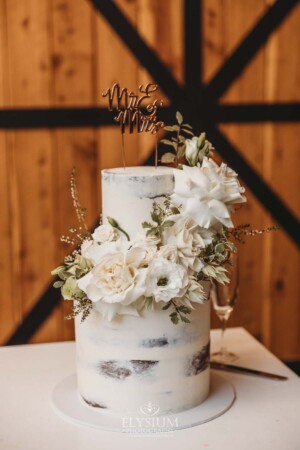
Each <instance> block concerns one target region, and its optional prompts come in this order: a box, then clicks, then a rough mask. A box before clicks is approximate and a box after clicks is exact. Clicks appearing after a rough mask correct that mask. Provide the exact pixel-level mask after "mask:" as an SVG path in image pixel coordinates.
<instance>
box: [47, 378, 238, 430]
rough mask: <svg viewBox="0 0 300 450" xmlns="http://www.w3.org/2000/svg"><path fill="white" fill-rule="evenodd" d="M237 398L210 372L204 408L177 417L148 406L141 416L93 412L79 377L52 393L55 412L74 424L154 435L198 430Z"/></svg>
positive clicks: (58, 386) (65, 380)
mask: <svg viewBox="0 0 300 450" xmlns="http://www.w3.org/2000/svg"><path fill="white" fill-rule="evenodd" d="M235 398H236V394H235V390H234V387H233V386H232V384H231V383H229V381H227V380H226V379H225V378H223V377H222V376H220V375H218V374H216V373H214V372H211V388H210V394H209V396H208V398H207V399H206V400H205V401H204V402H203V403H201V405H199V406H196V407H195V408H192V409H189V410H187V411H182V412H179V413H177V414H169V415H163V416H161V415H159V409H158V408H157V407H155V405H152V404H151V403H149V404H148V405H144V407H143V406H142V407H141V415H139V416H134V415H124V414H120V415H119V414H114V413H111V412H108V411H105V410H101V409H97V408H94V409H93V408H92V407H90V406H88V405H86V404H85V403H84V401H83V400H82V399H81V398H80V396H79V394H78V391H77V379H76V375H75V374H74V375H71V376H69V377H67V378H65V379H63V380H62V381H60V382H59V383H58V384H57V385H56V386H55V388H54V390H53V393H52V405H53V407H54V410H55V412H56V413H57V414H58V415H59V416H60V417H62V418H63V419H65V420H67V421H69V422H72V423H73V424H78V425H84V426H89V427H93V428H98V429H100V430H106V431H115V432H121V433H132V434H148V433H149V434H150V433H151V434H153V433H162V432H170V431H175V430H181V429H184V428H190V427H195V426H197V425H201V424H203V423H206V422H209V421H211V420H214V419H216V418H217V417H220V416H221V415H222V414H224V413H225V412H226V411H228V410H229V409H230V408H231V406H232V405H233V403H234V401H235Z"/></svg>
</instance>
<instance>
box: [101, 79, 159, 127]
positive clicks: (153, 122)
mask: <svg viewBox="0 0 300 450" xmlns="http://www.w3.org/2000/svg"><path fill="white" fill-rule="evenodd" d="M157 89H158V85H157V84H152V83H148V84H146V85H145V86H143V85H142V84H141V85H140V86H139V93H140V94H142V95H140V96H139V95H136V94H135V93H134V92H133V91H130V92H128V89H127V88H122V89H121V88H120V85H119V83H115V84H114V85H113V87H112V88H108V89H107V90H106V92H103V94H102V97H108V109H109V111H113V110H116V112H117V114H116V116H115V118H114V119H115V121H116V122H118V123H119V124H120V128H121V133H122V134H124V133H125V130H126V127H128V129H129V133H133V131H134V130H135V129H136V130H137V132H138V133H142V132H150V133H152V134H156V133H157V130H158V128H159V127H163V126H164V123H163V122H161V121H158V120H157V110H158V108H159V107H160V106H162V104H163V101H162V100H161V99H158V98H156V99H154V100H153V101H152V103H149V104H145V102H146V100H147V99H149V98H150V97H151V94H153V92H155V91H157Z"/></svg>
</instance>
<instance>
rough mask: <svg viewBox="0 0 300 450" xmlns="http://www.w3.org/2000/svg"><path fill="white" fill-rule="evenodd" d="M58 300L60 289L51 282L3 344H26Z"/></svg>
mask: <svg viewBox="0 0 300 450" xmlns="http://www.w3.org/2000/svg"><path fill="white" fill-rule="evenodd" d="M60 301H61V294H60V289H55V288H54V287H53V286H52V283H51V284H50V285H49V286H48V287H47V288H46V290H45V292H44V293H43V294H42V296H41V297H40V298H39V299H38V301H37V302H36V303H35V304H34V306H33V307H32V309H31V310H30V311H29V312H28V313H27V315H26V316H25V317H24V319H23V321H22V323H21V324H20V325H19V326H18V327H17V329H16V330H15V331H14V332H13V334H12V335H11V336H10V338H9V339H8V340H7V342H6V343H5V345H21V344H26V343H27V342H28V341H29V339H30V338H31V337H32V336H33V335H34V334H35V333H36V331H37V330H38V329H39V328H40V326H41V325H42V324H43V323H44V321H45V320H46V319H47V317H49V315H50V314H51V313H52V311H53V310H54V308H55V307H56V306H57V305H58V304H59V302H60Z"/></svg>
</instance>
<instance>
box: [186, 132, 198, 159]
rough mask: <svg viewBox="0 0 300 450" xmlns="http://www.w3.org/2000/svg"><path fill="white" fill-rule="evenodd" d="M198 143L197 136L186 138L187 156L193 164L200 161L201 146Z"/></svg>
mask: <svg viewBox="0 0 300 450" xmlns="http://www.w3.org/2000/svg"><path fill="white" fill-rule="evenodd" d="M197 143H198V138H197V137H196V136H194V137H193V138H192V139H186V140H185V145H186V147H185V157H186V159H187V161H188V163H189V164H190V165H191V166H195V165H196V163H197V161H198V155H199V148H198V145H197Z"/></svg>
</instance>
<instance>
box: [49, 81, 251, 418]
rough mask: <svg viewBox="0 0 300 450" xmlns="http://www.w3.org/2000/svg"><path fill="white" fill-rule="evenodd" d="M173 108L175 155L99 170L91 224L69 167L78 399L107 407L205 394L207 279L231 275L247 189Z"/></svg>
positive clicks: (162, 404)
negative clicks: (98, 216)
mask: <svg viewBox="0 0 300 450" xmlns="http://www.w3.org/2000/svg"><path fill="white" fill-rule="evenodd" d="M147 86H148V85H147ZM146 88H147V89H148V90H149V86H148V87H146ZM146 88H145V89H146ZM145 89H144V88H143V87H142V88H140V90H141V92H143V93H144V91H145ZM147 89H146V91H145V92H146V94H145V95H144V97H146V98H148V97H147ZM144 97H142V98H144ZM155 105H156V103H155V102H154V103H153V105H152V107H153V108H154V107H155ZM126 111H127V109H126ZM128 111H129V112H130V114H131V113H132V109H130V108H129V110H128ZM121 112H122V111H121ZM123 112H124V111H123ZM137 112H139V110H138V109H137ZM124 114H125V113H124ZM118 117H119V116H118ZM124 117H125V116H124ZM137 117H138V116H137ZM151 117H152V116H151ZM176 117H177V124H176V125H173V126H171V127H165V130H166V131H170V132H172V133H175V136H173V137H171V138H170V139H164V140H163V141H162V142H164V143H165V144H166V145H168V146H170V147H171V149H172V153H171V152H169V153H166V154H165V155H163V156H162V158H161V162H162V163H167V164H170V165H172V167H161V166H158V167H124V168H115V169H109V170H103V171H102V220H101V221H100V224H99V226H98V227H97V228H96V229H95V230H94V231H93V232H89V230H88V228H87V226H86V224H85V221H84V209H83V208H82V207H81V205H80V202H79V199H78V194H77V189H76V184H75V179H74V176H72V178H71V193H72V197H73V201H74V206H75V209H76V212H77V217H78V220H79V228H78V229H72V232H73V236H75V238H74V239H73V238H69V237H67V238H64V239H63V240H66V241H67V242H69V243H72V244H73V245H76V246H77V249H76V250H75V251H73V252H72V253H71V255H69V256H67V257H66V258H65V261H64V264H63V265H62V266H59V267H58V268H56V269H55V270H54V271H53V272H52V273H53V275H57V276H58V278H59V280H57V281H56V282H55V283H54V286H55V287H57V288H60V289H61V292H62V296H63V297H64V299H65V300H71V301H73V304H74V308H73V313H72V316H73V317H75V322H76V323H75V331H76V348H77V379H78V390H79V393H80V396H81V398H82V402H85V404H86V405H87V406H86V407H90V408H94V410H95V409H96V408H98V409H99V408H100V409H101V410H102V412H103V414H105V412H106V411H107V412H110V413H116V414H127V413H130V414H131V413H137V414H138V413H139V411H140V409H141V408H143V407H144V405H145V404H151V405H156V407H155V411H158V410H159V411H160V414H172V413H175V412H179V411H184V410H187V409H189V408H193V407H194V406H196V405H199V404H201V403H202V402H203V401H204V400H205V399H206V398H207V396H208V395H209V389H210V374H209V329H210V305H209V300H208V297H209V289H210V283H211V281H213V282H214V283H228V282H229V279H228V277H227V273H228V272H227V268H226V267H227V264H228V260H229V258H230V252H235V251H236V248H235V245H234V244H233V242H231V240H230V238H231V236H232V235H233V233H232V231H230V230H232V229H233V223H232V220H231V216H232V213H233V212H234V205H235V204H236V203H243V202H244V201H245V200H246V199H245V197H244V195H243V193H244V188H243V187H241V185H240V184H239V181H238V179H237V174H236V173H235V172H234V171H233V170H232V169H230V168H229V167H228V166H227V165H226V164H224V163H222V164H221V165H218V164H217V163H216V162H215V161H214V160H213V147H212V145H211V143H210V142H209V141H207V140H206V136H205V133H201V134H200V136H194V135H193V132H192V128H191V126H190V125H189V124H186V123H183V118H182V116H181V114H180V113H177V115H176ZM191 135H192V138H191V137H190V136H191ZM187 136H188V137H187ZM91 410H92V409H91Z"/></svg>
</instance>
